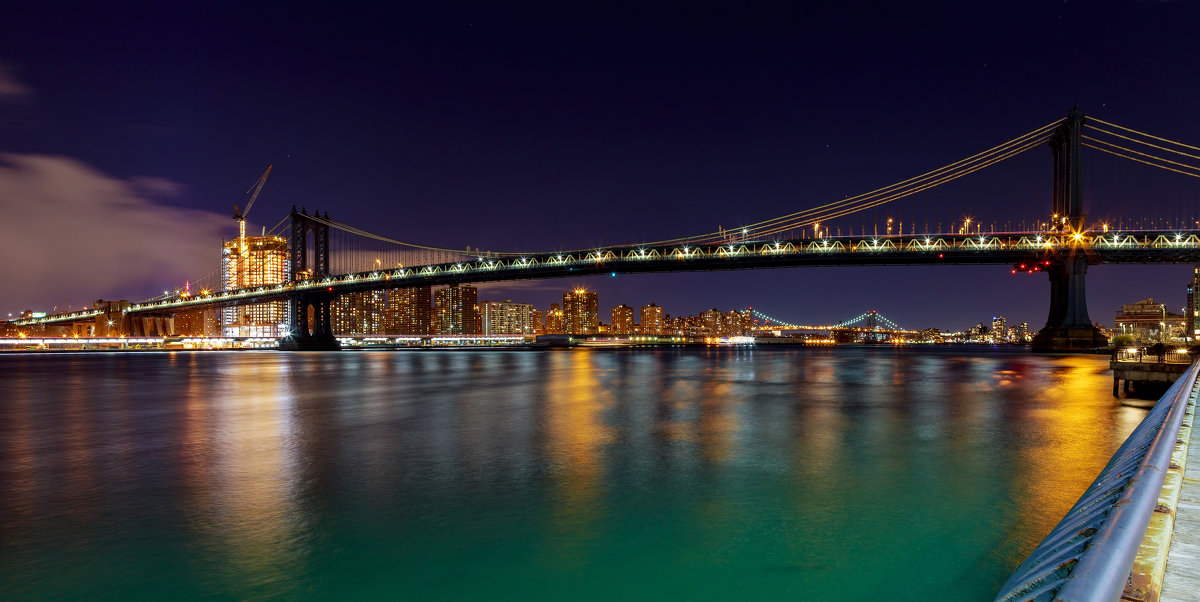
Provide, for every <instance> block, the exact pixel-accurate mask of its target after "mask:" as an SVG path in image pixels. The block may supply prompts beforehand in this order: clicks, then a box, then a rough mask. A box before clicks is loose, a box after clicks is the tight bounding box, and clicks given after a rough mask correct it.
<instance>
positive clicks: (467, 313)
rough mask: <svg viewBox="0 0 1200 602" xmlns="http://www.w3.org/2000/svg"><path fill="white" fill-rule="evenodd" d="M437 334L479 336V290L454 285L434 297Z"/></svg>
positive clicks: (434, 318)
mask: <svg viewBox="0 0 1200 602" xmlns="http://www.w3.org/2000/svg"><path fill="white" fill-rule="evenodd" d="M433 321H434V332H435V333H436V334H479V330H480V323H479V289H477V288H475V287H473V286H458V285H457V284H452V285H450V286H448V287H446V288H443V289H438V290H437V291H436V292H435V293H434V296H433Z"/></svg>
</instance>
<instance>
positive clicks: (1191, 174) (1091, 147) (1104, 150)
mask: <svg viewBox="0 0 1200 602" xmlns="http://www.w3.org/2000/svg"><path fill="white" fill-rule="evenodd" d="M1083 146H1086V147H1087V148H1090V149H1094V150H1098V151H1100V152H1102V153H1108V154H1110V155H1113V156H1115V157H1120V158H1122V159H1129V160H1130V161H1137V162H1138V163H1142V164H1145V165H1149V166H1151V167H1157V168H1159V169H1165V170H1167V171H1173V172H1175V173H1178V174H1183V175H1185V176H1191V177H1193V178H1200V174H1195V173H1191V172H1188V171H1183V170H1181V169H1175V168H1174V167H1167V166H1166V165H1159V164H1157V163H1151V162H1149V161H1146V160H1144V159H1138V158H1137V157H1131V156H1129V155H1125V154H1122V153H1118V152H1116V151H1114V150H1111V149H1107V148H1104V147H1102V146H1096V145H1094V144H1088V143H1086V142H1084V143H1083Z"/></svg>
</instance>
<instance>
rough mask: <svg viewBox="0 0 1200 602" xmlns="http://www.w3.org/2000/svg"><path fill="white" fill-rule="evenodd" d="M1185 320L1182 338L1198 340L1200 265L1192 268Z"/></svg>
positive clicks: (1199, 323) (1199, 322)
mask: <svg viewBox="0 0 1200 602" xmlns="http://www.w3.org/2000/svg"><path fill="white" fill-rule="evenodd" d="M1185 309H1186V311H1187V319H1186V321H1185V325H1184V336H1185V338H1187V340H1189V341H1195V340H1197V339H1200V265H1198V266H1195V267H1193V268H1192V281H1191V282H1189V283H1188V286H1187V307H1186V308H1185Z"/></svg>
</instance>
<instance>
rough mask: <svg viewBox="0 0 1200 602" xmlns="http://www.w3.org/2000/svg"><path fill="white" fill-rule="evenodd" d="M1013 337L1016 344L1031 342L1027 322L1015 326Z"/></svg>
mask: <svg viewBox="0 0 1200 602" xmlns="http://www.w3.org/2000/svg"><path fill="white" fill-rule="evenodd" d="M1013 337H1014V338H1015V339H1016V341H1017V342H1018V343H1028V342H1029V341H1030V340H1031V339H1030V338H1029V322H1021V323H1020V324H1017V327H1016V329H1015V331H1014V333H1013Z"/></svg>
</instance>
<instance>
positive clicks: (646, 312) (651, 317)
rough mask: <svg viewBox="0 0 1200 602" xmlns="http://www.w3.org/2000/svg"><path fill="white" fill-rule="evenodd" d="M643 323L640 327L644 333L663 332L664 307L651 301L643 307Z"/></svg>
mask: <svg viewBox="0 0 1200 602" xmlns="http://www.w3.org/2000/svg"><path fill="white" fill-rule="evenodd" d="M641 314H642V315H641V324H640V325H639V326H638V329H639V330H640V331H641V333H642V334H663V308H662V307H661V306H659V305H655V304H653V303H651V304H650V305H643V306H642V309H641Z"/></svg>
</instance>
